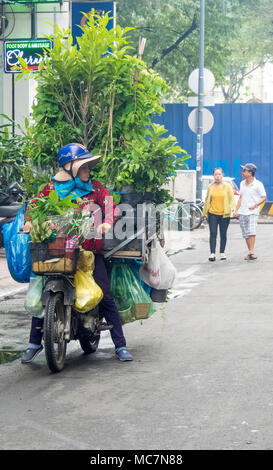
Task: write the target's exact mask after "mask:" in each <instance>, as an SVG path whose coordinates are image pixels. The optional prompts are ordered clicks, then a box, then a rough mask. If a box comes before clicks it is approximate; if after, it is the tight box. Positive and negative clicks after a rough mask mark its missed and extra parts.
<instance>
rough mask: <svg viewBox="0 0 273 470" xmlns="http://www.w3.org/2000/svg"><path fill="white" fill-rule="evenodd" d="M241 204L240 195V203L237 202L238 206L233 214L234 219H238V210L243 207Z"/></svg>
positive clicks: (240, 198)
mask: <svg viewBox="0 0 273 470" xmlns="http://www.w3.org/2000/svg"><path fill="white" fill-rule="evenodd" d="M241 203H242V196H241V195H240V197H239V199H238V202H237V205H236V209H235V212H234V213H233V217H238V210H239V209H240V207H241Z"/></svg>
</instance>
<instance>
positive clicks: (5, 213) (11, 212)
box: [0, 204, 21, 217]
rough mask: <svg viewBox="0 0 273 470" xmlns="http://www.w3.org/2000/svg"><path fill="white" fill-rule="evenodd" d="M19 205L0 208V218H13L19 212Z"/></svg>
mask: <svg viewBox="0 0 273 470" xmlns="http://www.w3.org/2000/svg"><path fill="white" fill-rule="evenodd" d="M20 207H21V204H16V205H12V206H0V217H15V216H16V215H17V212H18V211H19V209H20Z"/></svg>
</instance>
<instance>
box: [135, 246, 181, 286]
mask: <svg viewBox="0 0 273 470" xmlns="http://www.w3.org/2000/svg"><path fill="white" fill-rule="evenodd" d="M175 275H176V269H175V267H174V265H173V264H172V262H171V261H170V259H169V258H168V256H167V255H166V253H165V251H164V250H163V248H162V246H161V245H160V243H159V241H158V240H153V241H152V246H151V252H150V255H149V259H148V262H147V264H146V263H144V264H143V265H142V266H141V267H140V269H139V277H140V279H141V280H142V281H144V282H145V283H146V284H148V286H151V287H153V288H154V289H170V288H171V287H172V285H173V283H174V280H175Z"/></svg>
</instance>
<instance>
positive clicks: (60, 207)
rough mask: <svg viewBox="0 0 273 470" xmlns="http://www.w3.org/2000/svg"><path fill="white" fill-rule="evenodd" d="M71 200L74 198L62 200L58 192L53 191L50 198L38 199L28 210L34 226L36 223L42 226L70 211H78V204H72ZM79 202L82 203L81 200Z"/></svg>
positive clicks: (68, 197)
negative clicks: (51, 218) (52, 218)
mask: <svg viewBox="0 0 273 470" xmlns="http://www.w3.org/2000/svg"><path fill="white" fill-rule="evenodd" d="M71 198H72V196H67V197H65V198H64V199H60V198H59V196H58V193H57V191H51V192H50V193H49V195H48V196H46V197H43V198H39V199H36V200H35V202H34V203H32V204H30V205H29V206H28V210H27V215H28V216H29V219H30V221H31V223H32V225H33V223H35V222H36V221H37V222H38V223H39V224H42V223H44V222H46V221H47V220H48V218H49V217H50V216H56V215H64V214H66V212H67V211H68V210H69V209H78V204H76V203H74V202H72V201H71ZM77 201H80V198H78V199H77Z"/></svg>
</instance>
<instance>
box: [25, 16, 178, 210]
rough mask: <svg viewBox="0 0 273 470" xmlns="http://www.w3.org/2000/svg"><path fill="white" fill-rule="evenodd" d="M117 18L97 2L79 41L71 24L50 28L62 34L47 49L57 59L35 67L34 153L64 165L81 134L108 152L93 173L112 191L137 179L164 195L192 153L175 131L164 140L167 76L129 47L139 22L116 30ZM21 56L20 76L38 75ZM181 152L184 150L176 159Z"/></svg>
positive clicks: (43, 161)
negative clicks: (60, 157) (99, 11)
mask: <svg viewBox="0 0 273 470" xmlns="http://www.w3.org/2000/svg"><path fill="white" fill-rule="evenodd" d="M109 19H110V18H109V17H108V14H106V15H104V16H99V15H96V14H95V11H94V10H93V11H92V14H91V15H89V16H88V15H86V24H85V25H84V26H83V27H82V28H81V29H82V36H80V37H78V38H77V44H74V45H73V38H72V36H71V34H70V30H63V31H61V30H60V29H59V28H58V26H56V29H55V34H54V35H51V36H48V39H50V40H52V41H53V42H54V46H53V49H52V50H50V51H49V50H48V51H47V53H48V56H50V57H48V60H50V66H47V67H44V63H43V62H41V64H40V66H39V72H38V73H36V74H35V78H36V79H37V80H38V89H37V96H36V99H37V104H36V105H35V106H34V108H33V117H34V120H35V122H36V124H35V125H34V127H33V128H32V133H33V138H34V140H35V142H36V143H37V149H36V152H35V155H33V161H34V163H39V165H40V166H41V167H49V166H51V168H54V169H56V160H57V159H56V155H57V152H58V150H59V148H60V147H61V146H63V145H65V144H67V143H69V142H72V141H74V142H77V141H78V142H81V143H82V144H84V145H85V146H86V147H87V148H88V150H89V151H91V152H92V153H94V154H101V155H102V158H101V161H100V163H99V164H98V165H97V167H96V168H95V170H94V173H93V175H94V176H95V177H97V178H98V179H99V180H100V181H101V182H102V183H104V184H105V185H106V187H107V188H108V189H109V190H110V191H115V190H119V189H120V188H121V187H122V186H123V185H127V184H128V183H129V184H132V187H133V188H132V189H133V190H135V191H140V192H147V191H150V190H151V189H153V190H155V192H156V193H157V196H158V198H159V199H160V194H162V191H161V188H160V187H159V186H158V184H159V183H162V182H163V180H164V183H166V178H167V177H168V176H170V175H172V174H174V169H175V168H176V167H179V168H182V167H185V162H184V160H185V158H186V156H187V155H186V152H185V151H184V150H182V149H181V148H180V147H179V146H178V145H177V144H175V145H174V140H173V138H172V137H171V138H167V140H164V138H162V134H163V130H162V129H161V131H160V132H158V131H157V130H156V127H154V126H152V118H153V117H154V115H155V114H161V113H162V111H163V110H164V109H163V107H162V105H161V100H162V98H163V96H164V93H165V92H166V90H167V84H166V82H165V81H164V80H163V79H162V78H161V77H160V76H159V75H158V74H157V73H155V72H154V71H153V70H148V69H147V66H146V64H145V63H144V62H143V61H142V60H140V59H139V58H137V57H135V56H134V57H132V56H130V55H128V52H129V50H130V43H129V37H128V33H129V31H130V30H131V28H124V29H122V28H121V27H120V26H119V25H118V26H116V27H115V28H112V29H110V30H108V29H107V24H108V22H109ZM19 60H20V62H21V66H23V70H22V73H21V74H19V77H21V76H23V75H26V74H30V76H31V73H30V71H29V70H28V69H27V67H26V64H25V63H24V60H23V59H21V58H19ZM165 132H167V130H165ZM165 139H166V138H165ZM161 141H163V142H161ZM159 149H160V151H159ZM181 154H184V158H183V157H182V158H180V159H178V160H176V156H177V155H181ZM148 155H149V158H147V156H148ZM144 156H145V157H144ZM151 165H153V167H151ZM143 175H145V178H143ZM161 202H164V201H161Z"/></svg>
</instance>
